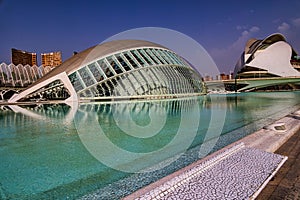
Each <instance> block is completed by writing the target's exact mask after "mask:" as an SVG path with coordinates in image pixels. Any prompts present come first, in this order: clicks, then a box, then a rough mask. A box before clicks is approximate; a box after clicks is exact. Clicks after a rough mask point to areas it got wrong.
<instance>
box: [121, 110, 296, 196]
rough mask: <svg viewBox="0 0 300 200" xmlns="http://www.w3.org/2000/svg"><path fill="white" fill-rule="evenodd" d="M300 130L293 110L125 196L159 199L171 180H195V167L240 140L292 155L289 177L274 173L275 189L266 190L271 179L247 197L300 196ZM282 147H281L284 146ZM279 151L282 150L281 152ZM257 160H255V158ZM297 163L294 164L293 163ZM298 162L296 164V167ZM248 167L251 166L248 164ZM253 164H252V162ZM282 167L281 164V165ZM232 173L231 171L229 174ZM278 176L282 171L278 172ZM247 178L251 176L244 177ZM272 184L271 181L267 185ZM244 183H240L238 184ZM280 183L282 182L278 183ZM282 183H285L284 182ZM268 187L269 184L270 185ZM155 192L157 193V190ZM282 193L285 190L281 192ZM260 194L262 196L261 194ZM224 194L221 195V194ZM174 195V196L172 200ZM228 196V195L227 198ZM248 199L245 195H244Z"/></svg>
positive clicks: (245, 143)
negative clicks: (184, 177)
mask: <svg viewBox="0 0 300 200" xmlns="http://www.w3.org/2000/svg"><path fill="white" fill-rule="evenodd" d="M299 130H300V111H297V112H295V113H292V114H290V115H288V116H286V117H284V118H282V119H280V120H278V121H276V122H274V123H273V124H271V125H268V126H266V127H265V128H263V129H261V130H259V131H257V132H255V133H253V134H251V135H248V136H246V137H245V138H243V139H241V140H239V141H237V142H235V143H233V144H231V145H228V146H227V147H225V148H223V149H221V150H219V151H218V152H215V153H213V154H211V155H209V156H207V157H205V158H203V159H201V160H199V161H197V162H195V163H193V164H191V165H189V166H187V167H185V168H183V169H181V170H179V171H177V172H175V173H173V174H170V175H169V176H166V177H164V178H162V179H161V180H158V181H157V182H155V183H152V184H150V185H148V186H146V187H144V188H142V189H140V190H138V191H136V192H134V193H132V194H131V195H129V196H127V197H125V198H124V199H126V200H127V199H130V200H131V199H143V197H146V196H147V197H148V195H149V194H150V195H149V199H157V197H158V198H159V199H160V198H161V197H164V196H168V194H169V192H170V191H169V190H165V187H164V186H165V185H167V186H168V187H169V185H168V184H167V183H170V182H171V183H172V184H171V185H173V183H174V182H173V181H172V180H176V178H180V177H182V176H184V175H185V174H186V175H187V177H188V178H187V179H192V178H194V177H191V176H190V175H189V173H187V172H188V171H191V170H193V169H195V168H196V169H197V165H199V164H201V163H202V162H206V161H207V160H208V162H209V160H214V159H215V158H216V157H218V154H220V152H222V151H223V152H224V151H228V150H229V151H230V149H231V148H234V146H236V145H238V144H239V143H241V142H242V143H243V144H244V145H245V146H246V147H247V148H250V149H256V150H259V151H261V152H266V153H267V152H269V153H271V154H272V153H274V152H276V153H277V154H280V155H283V156H288V157H289V159H288V161H289V162H288V163H290V164H286V165H285V166H288V168H287V169H286V168H284V169H283V171H284V172H285V173H287V175H285V177H286V179H285V178H274V177H273V176H270V177H269V178H271V177H273V178H274V181H273V182H274V185H273V189H272V185H271V189H264V188H265V186H266V185H268V186H269V185H270V184H272V183H269V181H270V180H269V179H267V180H266V181H265V183H262V182H261V184H262V185H261V186H260V188H259V189H257V191H256V192H255V194H253V195H249V196H247V197H248V198H247V197H246V199H249V198H250V199H254V198H256V197H257V199H300V198H299V196H300V195H299V194H300V170H299V167H300V156H299V152H300V140H299V139H300V136H299V132H300V131H299ZM295 134H296V136H297V135H298V138H296V139H294V137H296V136H294V137H292V136H293V135H295ZM290 142H291V143H293V144H295V145H294V146H297V147H294V148H293V147H292V146H293V145H292V144H290ZM280 147H281V148H280ZM279 149H283V150H281V151H280V150H279ZM277 151H279V152H277ZM254 160H255V159H254ZM291 162H292V163H294V164H291ZM266 163H271V162H269V160H266ZM293 165H295V166H293ZM246 166H247V165H246ZM246 166H244V165H243V167H245V168H247V167H246ZM249 166H250V165H249ZM279 167H280V166H279ZM277 170H278V169H276V170H275V171H273V172H275V173H276V172H277ZM224 172H225V173H226V172H227V173H228V172H229V171H228V170H227V171H226V170H224ZM229 174H230V173H229ZM238 174H240V175H242V174H243V173H238ZM277 176H278V174H277ZM244 180H247V179H244ZM226 183H228V182H223V183H222V184H226ZM267 183H268V184H267ZM238 184H240V183H238ZM277 184H278V185H277ZM280 184H281V185H280ZM184 185H185V186H186V187H189V186H191V183H190V182H188V181H186V182H185V183H184ZM267 188H268V187H267ZM274 188H277V189H279V191H277V190H274ZM160 189H163V190H165V192H166V194H162V190H160ZM262 189H264V191H266V192H267V193H265V194H264V193H261V194H260V192H261V190H262ZM156 191H158V193H159V195H157V193H155V192H156ZM171 191H174V190H173V189H171ZM232 191H235V189H233V190H232ZM153 192H154V193H153ZM279 193H284V194H281V195H279ZM177 194H180V192H178V193H177ZM188 194H189V195H188V196H187V197H188V198H187V199H195V198H189V197H191V196H192V195H193V194H195V192H194V191H193V190H190V191H188ZM258 194H259V196H257V195H258ZM176 197H178V195H175V196H173V197H172V198H173V199H174V198H175V199H176ZM209 197H210V199H219V198H218V197H217V198H213V196H209ZM219 197H220V196H219ZM172 198H171V199H172ZM196 199H197V198H196ZM225 199H227V198H225ZM234 199H240V198H239V197H235V198H234ZM242 199H245V198H242Z"/></svg>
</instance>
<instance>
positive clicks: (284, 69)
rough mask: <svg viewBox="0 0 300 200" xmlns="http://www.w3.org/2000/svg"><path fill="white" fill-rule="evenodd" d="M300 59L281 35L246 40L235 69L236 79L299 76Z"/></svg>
mask: <svg viewBox="0 0 300 200" xmlns="http://www.w3.org/2000/svg"><path fill="white" fill-rule="evenodd" d="M299 63H300V59H299V56H298V55H297V53H296V51H295V50H294V49H293V48H292V47H291V46H290V44H288V43H287V41H286V39H285V37H284V36H283V35H281V34H278V33H276V34H273V35H270V36H269V37H267V38H265V39H264V40H256V39H250V40H248V42H247V44H246V47H245V51H244V53H243V54H242V56H241V58H240V60H239V61H238V64H237V65H236V68H235V75H236V76H237V78H263V77H291V76H300V64H299Z"/></svg>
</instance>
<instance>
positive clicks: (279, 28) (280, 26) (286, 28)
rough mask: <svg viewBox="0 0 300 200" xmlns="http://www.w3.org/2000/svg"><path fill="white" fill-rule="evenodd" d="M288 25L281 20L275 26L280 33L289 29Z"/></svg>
mask: <svg viewBox="0 0 300 200" xmlns="http://www.w3.org/2000/svg"><path fill="white" fill-rule="evenodd" d="M290 27H291V26H290V25H289V24H288V23H286V22H283V23H282V24H281V25H279V26H278V27H277V30H278V31H279V32H280V33H285V32H287V31H288V30H289V29H290Z"/></svg>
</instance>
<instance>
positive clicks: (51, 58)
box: [41, 51, 62, 67]
mask: <svg viewBox="0 0 300 200" xmlns="http://www.w3.org/2000/svg"><path fill="white" fill-rule="evenodd" d="M41 56H42V65H43V66H44V67H45V66H50V67H56V66H58V65H60V64H61V63H62V59H61V52H60V51H57V52H50V53H42V54H41Z"/></svg>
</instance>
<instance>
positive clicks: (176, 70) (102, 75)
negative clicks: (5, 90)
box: [9, 40, 205, 102]
mask: <svg viewBox="0 0 300 200" xmlns="http://www.w3.org/2000/svg"><path fill="white" fill-rule="evenodd" d="M204 88H205V87H204V83H203V82H202V77H201V76H200V75H199V74H198V73H197V72H196V71H195V70H194V69H193V68H192V67H191V66H190V65H189V64H188V63H187V62H186V61H185V60H184V59H183V58H181V57H180V56H178V55H177V54H176V53H174V52H173V51H171V50H169V49H167V48H165V47H163V46H161V45H158V44H155V43H152V42H147V41H142V40H118V41H111V42H107V43H103V44H100V45H97V46H94V47H91V48H89V49H86V50H84V51H82V52H80V53H78V54H76V55H74V56H73V57H71V58H70V59H68V60H67V61H65V62H64V63H62V64H61V65H60V66H59V67H56V68H55V69H54V70H52V71H51V72H49V73H47V74H46V75H45V76H43V77H42V78H41V79H39V80H37V81H36V82H35V83H34V84H32V85H31V86H30V87H29V88H27V89H26V90H25V91H23V92H21V93H20V94H18V95H15V96H13V97H12V98H11V99H10V100H9V102H16V101H28V100H31V99H48V100H49V99H63V100H66V101H78V100H91V101H94V100H102V99H120V98H121V99H123V98H129V99H132V98H166V97H176V96H190V95H199V94H203V93H205V90H204Z"/></svg>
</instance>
